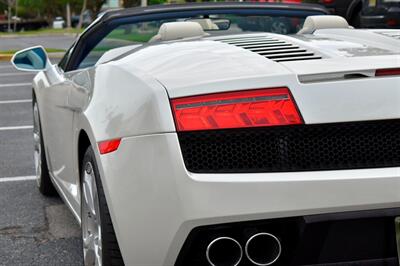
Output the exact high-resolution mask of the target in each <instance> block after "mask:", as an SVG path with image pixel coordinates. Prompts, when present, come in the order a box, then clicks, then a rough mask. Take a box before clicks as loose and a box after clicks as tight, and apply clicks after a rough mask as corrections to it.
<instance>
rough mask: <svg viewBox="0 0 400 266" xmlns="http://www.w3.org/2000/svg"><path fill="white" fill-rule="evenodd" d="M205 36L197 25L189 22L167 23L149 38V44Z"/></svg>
mask: <svg viewBox="0 0 400 266" xmlns="http://www.w3.org/2000/svg"><path fill="white" fill-rule="evenodd" d="M205 35H206V33H205V32H204V31H203V28H202V27H201V26H200V24H199V23H196V22H190V21H179V22H167V23H164V24H162V25H161V27H160V29H159V30H158V34H157V35H155V36H154V37H153V38H151V40H150V41H149V42H155V41H172V40H179V39H184V38H193V37H202V36H205Z"/></svg>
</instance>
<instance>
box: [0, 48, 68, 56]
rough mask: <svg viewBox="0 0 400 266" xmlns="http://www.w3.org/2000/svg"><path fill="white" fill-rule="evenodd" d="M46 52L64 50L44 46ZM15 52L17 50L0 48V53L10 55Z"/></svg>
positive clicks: (61, 51)
mask: <svg viewBox="0 0 400 266" xmlns="http://www.w3.org/2000/svg"><path fill="white" fill-rule="evenodd" d="M45 49H46V52H48V53H64V52H65V50H62V49H54V48H45ZM16 52H18V50H6V51H1V50H0V54H2V55H12V54H15V53H16Z"/></svg>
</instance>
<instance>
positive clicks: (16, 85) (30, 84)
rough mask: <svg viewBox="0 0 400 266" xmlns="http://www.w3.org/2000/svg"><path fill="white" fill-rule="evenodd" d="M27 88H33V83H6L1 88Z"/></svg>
mask: <svg viewBox="0 0 400 266" xmlns="http://www.w3.org/2000/svg"><path fill="white" fill-rule="evenodd" d="M25 86H32V82H29V83H6V84H0V88H4V87H25Z"/></svg>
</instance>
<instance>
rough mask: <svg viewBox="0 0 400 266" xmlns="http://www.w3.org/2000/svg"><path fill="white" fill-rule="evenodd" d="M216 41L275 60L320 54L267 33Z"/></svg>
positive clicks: (311, 57) (295, 58)
mask: <svg viewBox="0 0 400 266" xmlns="http://www.w3.org/2000/svg"><path fill="white" fill-rule="evenodd" d="M216 40H217V41H220V42H223V43H227V44H231V45H235V46H237V47H240V48H243V49H246V50H250V51H252V52H255V53H257V54H259V55H262V56H265V57H266V58H268V59H271V60H274V61H276V62H285V61H300V60H315V59H321V58H322V57H321V56H320V55H316V54H315V53H314V52H312V51H309V50H307V49H305V48H303V47H300V46H298V45H295V44H293V43H290V42H287V41H285V40H280V39H278V38H275V37H272V36H269V35H256V36H254V35H252V36H246V37H226V38H218V39H216Z"/></svg>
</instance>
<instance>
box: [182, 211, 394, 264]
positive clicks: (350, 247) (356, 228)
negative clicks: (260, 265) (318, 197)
mask: <svg viewBox="0 0 400 266" xmlns="http://www.w3.org/2000/svg"><path fill="white" fill-rule="evenodd" d="M397 216H400V208H397V209H379V210H370V211H358V212H344V213H331V214H319V215H308V216H299V217H289V218H280V219H269V220H261V221H252V222H241V223H231V224H222V225H211V226H202V227H198V228H195V229H193V230H192V232H191V233H190V234H189V236H188V238H187V239H186V241H185V244H184V246H183V248H182V250H181V252H180V254H179V257H178V261H177V263H176V266H183V265H193V266H195V265H198V266H200V265H207V264H208V263H207V260H206V256H205V254H206V247H207V246H208V245H209V243H211V242H212V241H213V240H214V239H217V238H219V237H230V238H232V239H235V240H237V241H238V243H240V244H241V246H242V247H243V249H245V247H246V243H247V241H248V240H249V239H250V238H251V237H252V236H253V235H256V234H260V233H261V234H262V233H268V234H272V235H274V236H276V237H277V238H278V239H279V241H280V244H281V252H280V254H277V255H279V258H278V259H277V260H276V262H275V263H273V265H285V266H287V265H326V264H329V265H332V264H333V265H336V266H338V265H347V266H348V265H363V266H365V265H374V266H378V265H382V266H383V265H385V266H388V265H398V259H397V251H396V233H395V226H394V224H395V222H394V221H395V218H396V217H397ZM267 248H268V247H264V249H266V250H265V251H267ZM222 252H223V251H222ZM222 252H221V253H222ZM229 256H231V254H227V257H229ZM240 265H254V264H252V263H251V262H250V260H249V259H248V258H247V256H246V254H244V255H243V257H242V259H241V263H240Z"/></svg>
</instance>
